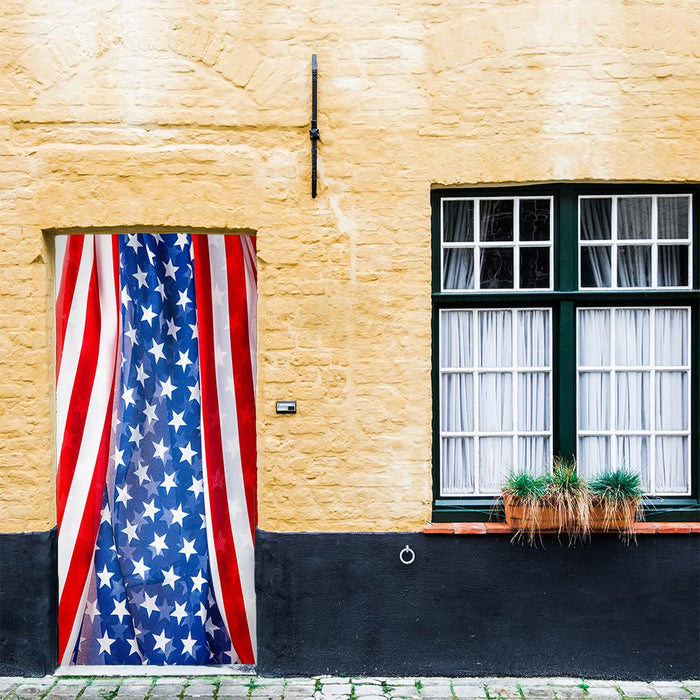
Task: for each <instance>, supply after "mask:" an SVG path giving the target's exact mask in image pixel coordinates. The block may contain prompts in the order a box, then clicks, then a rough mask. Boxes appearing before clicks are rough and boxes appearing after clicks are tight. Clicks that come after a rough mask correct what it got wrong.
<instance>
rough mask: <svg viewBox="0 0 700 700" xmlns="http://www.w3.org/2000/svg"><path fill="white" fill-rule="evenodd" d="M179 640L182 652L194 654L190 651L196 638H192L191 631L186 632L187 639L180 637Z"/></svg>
mask: <svg viewBox="0 0 700 700" xmlns="http://www.w3.org/2000/svg"><path fill="white" fill-rule="evenodd" d="M180 641H181V642H182V653H183V654H189V655H190V656H194V654H193V653H192V652H193V650H194V645H195V644H196V642H197V640H196V639H192V632H188V633H187V639H182V640H180Z"/></svg>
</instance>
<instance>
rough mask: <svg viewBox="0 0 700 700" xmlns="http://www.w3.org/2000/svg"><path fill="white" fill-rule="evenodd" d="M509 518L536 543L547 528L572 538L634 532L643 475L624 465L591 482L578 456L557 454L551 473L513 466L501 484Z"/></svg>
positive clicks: (508, 521) (522, 534) (517, 536)
mask: <svg viewBox="0 0 700 700" xmlns="http://www.w3.org/2000/svg"><path fill="white" fill-rule="evenodd" d="M501 492H502V498H503V508H504V511H505V519H506V524H507V525H508V526H509V527H510V528H511V529H512V530H514V531H515V535H514V539H525V540H527V541H528V542H529V543H530V544H533V543H534V542H535V539H536V538H537V537H539V535H541V534H542V533H547V532H557V533H559V534H560V535H561V533H566V534H567V535H568V537H569V542H570V543H572V542H574V541H576V540H585V539H588V537H589V536H590V533H591V532H593V531H602V532H610V531H616V532H619V533H620V534H621V535H631V534H632V528H633V525H634V522H635V521H636V520H637V519H638V518H639V517H640V516H641V507H640V504H641V497H642V494H643V489H642V488H641V485H640V481H639V475H637V474H634V473H632V472H628V471H626V470H622V469H618V470H614V471H606V472H604V473H603V474H601V475H600V476H598V477H596V478H595V479H594V480H593V481H592V482H590V483H589V482H587V481H586V480H585V479H584V478H583V477H582V476H581V475H580V474H579V473H578V469H577V467H576V462H575V461H574V460H565V459H561V458H556V459H555V460H554V464H553V467H552V472H551V474H546V475H540V476H538V475H533V474H530V473H528V472H523V471H521V472H511V473H510V474H509V475H508V478H507V479H506V482H505V483H504V484H503V487H502V489H501Z"/></svg>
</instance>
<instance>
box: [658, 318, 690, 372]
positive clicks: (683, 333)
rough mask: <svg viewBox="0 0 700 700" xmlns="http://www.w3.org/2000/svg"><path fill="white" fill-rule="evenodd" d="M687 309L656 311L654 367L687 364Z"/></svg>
mask: <svg viewBox="0 0 700 700" xmlns="http://www.w3.org/2000/svg"><path fill="white" fill-rule="evenodd" d="M689 316H690V312H689V310H688V309H657V310H656V333H655V335H656V365H657V366H661V367H673V366H674V365H675V366H678V365H681V366H682V365H686V364H687V363H688V322H689V320H690V319H689Z"/></svg>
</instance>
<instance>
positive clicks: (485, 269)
mask: <svg viewBox="0 0 700 700" xmlns="http://www.w3.org/2000/svg"><path fill="white" fill-rule="evenodd" d="M481 288H482V289H512V288H513V249H512V248H482V249H481Z"/></svg>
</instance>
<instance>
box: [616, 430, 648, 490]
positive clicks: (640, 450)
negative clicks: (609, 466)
mask: <svg viewBox="0 0 700 700" xmlns="http://www.w3.org/2000/svg"><path fill="white" fill-rule="evenodd" d="M650 462H651V455H650V453H649V438H648V437H645V436H643V435H619V436H618V438H617V462H616V464H615V467H616V468H618V469H627V470H629V471H632V472H637V473H638V474H639V476H640V478H641V481H642V486H643V488H644V489H645V490H646V491H648V490H649V489H650V488H651V481H650V478H649V475H650V474H649V473H650V470H651V464H650Z"/></svg>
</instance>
